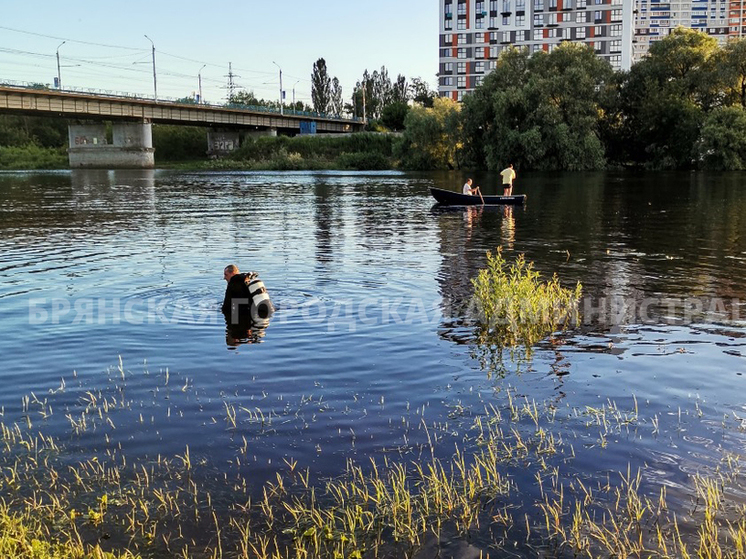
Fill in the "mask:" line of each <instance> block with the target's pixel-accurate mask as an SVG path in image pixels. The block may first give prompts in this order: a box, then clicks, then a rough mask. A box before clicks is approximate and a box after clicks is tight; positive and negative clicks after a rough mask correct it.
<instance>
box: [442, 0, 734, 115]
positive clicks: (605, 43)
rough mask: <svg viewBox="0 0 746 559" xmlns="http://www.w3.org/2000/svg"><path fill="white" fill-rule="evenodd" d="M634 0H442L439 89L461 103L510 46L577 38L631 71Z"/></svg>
mask: <svg viewBox="0 0 746 559" xmlns="http://www.w3.org/2000/svg"><path fill="white" fill-rule="evenodd" d="M633 1H634V0H439V4H440V70H439V79H438V91H439V93H440V95H441V96H443V97H451V98H452V99H454V100H457V101H460V100H461V99H462V98H463V96H464V94H466V93H467V92H469V91H472V90H473V89H474V88H476V87H477V86H478V85H479V84H480V83H481V82H482V80H483V79H484V76H485V75H486V74H487V73H489V72H490V71H491V70H492V69H493V68H494V67H495V64H496V62H497V57H498V56H499V55H500V52H501V51H502V50H504V49H506V48H510V47H525V48H528V49H529V50H530V51H531V52H536V51H539V50H543V51H546V52H551V51H552V49H554V48H556V47H557V45H559V44H560V43H561V42H563V41H577V42H582V43H585V44H589V45H592V46H593V48H594V49H595V51H596V53H597V54H598V55H599V56H601V57H603V58H606V59H608V60H609V62H610V63H611V65H612V67H614V68H625V69H627V68H629V67H630V65H631V64H632V55H633V48H632V39H633V36H634V35H633V29H634V28H633V25H634V14H633ZM637 1H639V2H642V1H643V0H637ZM646 1H648V2H651V1H652V0H646ZM687 1H694V0H687ZM738 1H741V2H742V1H746V0H738Z"/></svg>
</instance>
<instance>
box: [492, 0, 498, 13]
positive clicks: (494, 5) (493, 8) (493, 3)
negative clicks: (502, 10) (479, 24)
mask: <svg viewBox="0 0 746 559" xmlns="http://www.w3.org/2000/svg"><path fill="white" fill-rule="evenodd" d="M490 10H492V11H493V12H496V11H497V0H490Z"/></svg>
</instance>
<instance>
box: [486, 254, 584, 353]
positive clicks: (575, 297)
mask: <svg viewBox="0 0 746 559" xmlns="http://www.w3.org/2000/svg"><path fill="white" fill-rule="evenodd" d="M472 284H473V286H474V299H473V308H474V309H475V310H476V314H477V320H478V323H479V341H480V342H482V343H490V344H497V346H498V347H501V348H503V347H509V348H516V347H523V348H525V349H526V351H527V353H529V354H530V349H531V346H533V345H534V344H535V343H537V342H538V341H540V340H542V339H543V338H545V337H546V336H548V335H549V334H551V333H552V332H556V331H557V330H561V329H564V328H566V327H567V326H568V325H570V324H571V323H573V321H577V318H578V303H579V301H580V296H581V294H582V290H583V288H582V286H581V284H580V282H578V283H577V285H576V286H575V289H566V288H564V287H562V286H561V285H560V282H559V278H558V277H557V275H556V274H554V275H553V276H552V278H551V279H550V280H549V281H542V280H541V276H540V274H539V273H538V272H537V271H536V270H534V265H533V263H532V262H526V258H525V256H524V255H523V254H521V255H519V256H518V257H517V258H516V260H515V262H514V263H512V264H510V265H508V263H507V262H506V261H505V258H504V257H503V254H502V249H501V248H498V249H497V251H496V252H494V253H492V252H488V253H487V267H486V268H484V269H482V270H480V271H479V274H478V275H477V277H476V278H475V279H473V280H472Z"/></svg>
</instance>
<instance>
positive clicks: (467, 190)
mask: <svg viewBox="0 0 746 559" xmlns="http://www.w3.org/2000/svg"><path fill="white" fill-rule="evenodd" d="M471 183H472V180H471V179H470V178H469V179H466V182H465V183H464V187H463V188H462V189H461V192H462V193H464V194H468V195H470V196H471V195H473V194H476V193H477V192H479V187H478V186H475V187H474V188H472V187H471Z"/></svg>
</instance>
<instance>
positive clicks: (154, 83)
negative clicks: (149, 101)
mask: <svg viewBox="0 0 746 559" xmlns="http://www.w3.org/2000/svg"><path fill="white" fill-rule="evenodd" d="M145 38H146V39H147V40H148V41H150V44H151V45H153V51H152V52H153V100H154V101H155V102H156V103H157V102H158V83H157V82H156V78H155V43H154V42H153V39H151V38H150V37H148V36H147V35H145Z"/></svg>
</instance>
